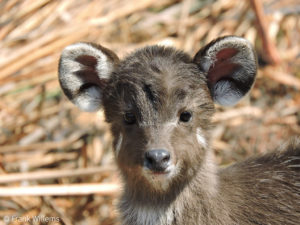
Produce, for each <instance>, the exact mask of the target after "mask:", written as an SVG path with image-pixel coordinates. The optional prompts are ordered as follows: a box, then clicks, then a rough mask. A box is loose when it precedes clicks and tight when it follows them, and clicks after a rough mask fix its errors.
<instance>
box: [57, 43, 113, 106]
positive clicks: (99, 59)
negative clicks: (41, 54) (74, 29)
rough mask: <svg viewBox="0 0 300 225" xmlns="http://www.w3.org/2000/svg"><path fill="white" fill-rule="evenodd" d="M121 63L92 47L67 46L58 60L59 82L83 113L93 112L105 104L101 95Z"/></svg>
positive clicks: (87, 45)
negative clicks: (117, 65)
mask: <svg viewBox="0 0 300 225" xmlns="http://www.w3.org/2000/svg"><path fill="white" fill-rule="evenodd" d="M118 62H119V59H118V57H117V56H116V55H115V54H114V53H113V52H112V51H110V50H108V49H106V48H104V47H102V46H100V45H96V44H93V43H76V44H72V45H69V46H67V47H66V48H65V49H64V50H63V52H62V54H61V57H60V60H59V68H58V75H59V82H60V85H61V87H62V89H63V91H64V93H65V95H66V96H67V97H68V98H69V99H70V100H71V101H72V102H73V103H74V104H75V105H77V106H78V107H79V108H80V109H81V110H83V111H88V112H93V111H96V110H98V109H99V108H100V107H101V104H102V99H101V98H102V91H103V89H104V87H105V85H106V83H107V81H108V79H109V78H110V75H111V73H112V71H113V69H114V67H115V66H116V64H117V63H118Z"/></svg>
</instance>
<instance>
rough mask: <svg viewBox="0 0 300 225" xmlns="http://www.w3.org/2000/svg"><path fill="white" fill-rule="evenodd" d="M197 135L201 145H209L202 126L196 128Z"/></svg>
mask: <svg viewBox="0 0 300 225" xmlns="http://www.w3.org/2000/svg"><path fill="white" fill-rule="evenodd" d="M196 137H197V141H198V143H199V144H200V145H202V146H203V147H206V146H207V143H206V139H205V137H204V135H203V132H202V130H201V128H199V127H198V128H197V130H196Z"/></svg>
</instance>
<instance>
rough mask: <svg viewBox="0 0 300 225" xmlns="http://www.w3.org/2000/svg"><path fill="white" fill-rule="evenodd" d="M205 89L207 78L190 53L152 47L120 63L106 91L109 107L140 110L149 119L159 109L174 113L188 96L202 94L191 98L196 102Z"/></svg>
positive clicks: (160, 112) (142, 115)
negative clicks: (175, 107) (176, 107)
mask: <svg viewBox="0 0 300 225" xmlns="http://www.w3.org/2000/svg"><path fill="white" fill-rule="evenodd" d="M204 89H205V91H204ZM206 89H207V86H206V78H205V76H204V74H203V73H202V72H201V71H200V70H199V69H198V67H197V65H196V64H194V63H193V61H192V59H191V57H190V56H189V55H187V54H185V53H184V52H182V51H178V50H175V49H173V48H169V47H162V46H150V47H146V48H144V49H140V50H138V51H136V52H134V53H133V54H131V55H129V56H128V57H127V58H125V59H124V60H123V61H121V62H120V64H119V66H118V67H117V68H116V70H115V71H114V73H113V74H112V77H111V80H110V82H109V85H108V88H107V89H106V90H107V92H106V93H107V96H108V95H109V96H110V98H109V103H110V104H109V105H110V106H109V107H111V105H112V104H114V105H115V108H116V109H115V110H114V111H120V112H122V111H123V112H124V111H132V110H133V111H139V112H140V115H137V116H139V117H143V118H140V119H141V120H142V119H144V120H146V117H149V116H150V115H151V117H153V115H155V114H156V112H159V114H160V115H163V114H162V111H165V112H166V111H170V113H171V111H174V110H175V109H174V105H175V106H178V107H180V102H185V101H186V98H187V97H188V96H189V97H191V95H199V96H198V97H197V98H189V100H191V99H193V101H197V99H198V98H201V95H204V94H205V93H207V90H206ZM205 97H207V96H205ZM104 104H105V103H104ZM190 104H197V103H195V102H194V103H193V102H190ZM117 108H118V110H117ZM166 113H167V112H166ZM147 115H148V116H147ZM149 119H151V120H153V118H149Z"/></svg>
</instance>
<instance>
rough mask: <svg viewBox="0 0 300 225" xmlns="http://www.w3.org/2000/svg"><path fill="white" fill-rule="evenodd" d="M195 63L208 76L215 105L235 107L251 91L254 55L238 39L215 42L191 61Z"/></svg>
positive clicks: (250, 48) (254, 72)
mask: <svg viewBox="0 0 300 225" xmlns="http://www.w3.org/2000/svg"><path fill="white" fill-rule="evenodd" d="M194 62H195V63H196V64H197V65H198V67H199V68H200V70H201V71H203V72H204V73H205V74H206V76H207V82H208V87H209V89H210V92H211V95H212V98H213V99H214V101H215V102H217V103H219V104H221V105H225V106H231V105H234V104H236V103H237V102H238V101H239V100H240V99H241V98H242V97H243V96H244V95H245V94H246V93H247V92H248V91H249V90H250V89H251V87H252V85H253V83H254V80H255V76H256V70H257V65H256V55H255V52H254V50H253V47H252V45H251V44H250V43H249V42H248V41H247V40H245V39H244V38H241V37H236V36H225V37H222V38H218V39H216V40H214V41H212V42H211V43H209V44H208V45H206V46H205V47H204V48H202V49H201V50H200V51H199V52H198V53H197V54H196V55H195V57H194Z"/></svg>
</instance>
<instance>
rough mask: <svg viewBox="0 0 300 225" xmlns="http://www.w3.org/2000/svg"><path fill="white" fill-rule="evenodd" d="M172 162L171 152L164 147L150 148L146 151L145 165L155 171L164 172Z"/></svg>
mask: <svg viewBox="0 0 300 225" xmlns="http://www.w3.org/2000/svg"><path fill="white" fill-rule="evenodd" d="M169 164H170V153H169V152H168V151H167V150H164V149H154V150H149V151H147V152H146V153H145V160H144V166H146V167H147V168H148V169H150V170H152V171H154V172H164V171H165V170H166V169H167V167H168V165H169Z"/></svg>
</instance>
